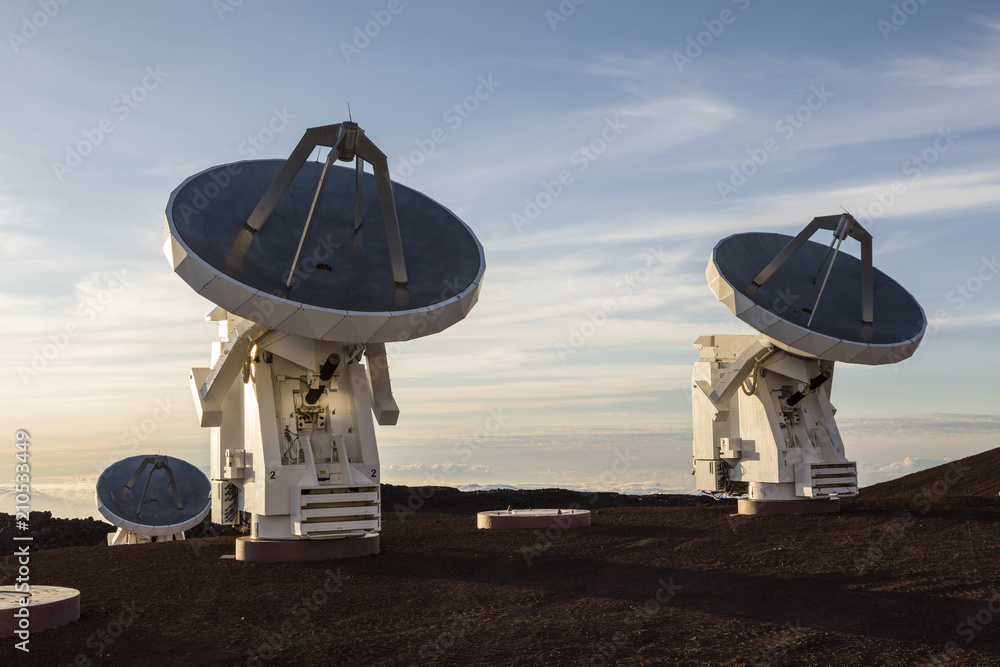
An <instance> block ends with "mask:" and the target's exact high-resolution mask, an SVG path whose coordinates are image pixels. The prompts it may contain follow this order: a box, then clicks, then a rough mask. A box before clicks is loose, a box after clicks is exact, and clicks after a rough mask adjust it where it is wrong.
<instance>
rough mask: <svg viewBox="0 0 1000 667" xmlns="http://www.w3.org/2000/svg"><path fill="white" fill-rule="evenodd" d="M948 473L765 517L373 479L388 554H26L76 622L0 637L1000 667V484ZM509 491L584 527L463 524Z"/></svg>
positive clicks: (195, 546) (416, 654) (589, 659)
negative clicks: (975, 488) (835, 506)
mask: <svg viewBox="0 0 1000 667" xmlns="http://www.w3.org/2000/svg"><path fill="white" fill-rule="evenodd" d="M994 456H996V453H995V452H994ZM973 458H975V457H973ZM944 473H945V471H943V470H942V471H938V472H937V473H934V474H931V475H929V476H928V475H925V474H924V473H918V474H917V475H913V476H910V477H909V478H906V479H909V480H910V482H909V486H908V487H907V485H906V484H902V483H901V484H900V485H899V486H898V487H893V488H894V490H893V494H892V495H893V496H894V497H889V494H884V493H881V492H879V491H877V489H878V488H879V487H874V489H876V492H875V493H872V494H868V493H865V494H864V495H863V496H862V497H861V498H859V499H858V500H856V501H853V502H850V503H846V504H845V507H844V510H843V511H842V512H840V513H839V514H835V515H817V516H777V517H737V516H732V512H733V511H734V508H733V506H732V505H731V504H722V503H715V502H714V501H708V502H711V504H708V505H705V506H678V505H677V503H684V504H690V503H705V502H706V501H702V500H698V499H692V498H691V497H683V496H680V497H678V496H657V497H647V499H637V498H629V497H627V496H626V497H619V498H618V499H617V501H618V502H617V503H616V502H615V501H616V499H615V498H613V497H612V498H609V497H606V496H604V494H601V495H599V496H597V497H595V496H580V495H579V494H572V493H569V492H563V491H555V490H551V491H539V492H531V491H528V492H509V491H500V492H491V493H492V495H490V493H476V494H459V492H457V491H455V490H453V489H450V490H449V489H440V488H439V489H422V490H414V491H413V493H414V494H416V495H411V490H410V489H405V488H402V487H388V486H387V487H385V489H384V494H385V496H384V500H383V513H384V519H385V520H384V524H383V530H382V537H381V540H382V542H381V544H382V551H381V553H380V554H379V555H378V556H373V557H367V558H357V559H347V560H341V561H325V562H319V563H304V564H279V563H241V562H236V561H232V560H220V559H219V557H220V556H222V555H224V554H231V553H233V551H234V547H233V539H234V538H233V537H215V538H203V539H192V540H188V541H186V542H167V543H160V544H149V545H138V546H129V547H114V548H111V547H106V546H90V547H85V546H84V547H81V546H77V547H65V548H56V549H47V550H42V551H37V552H33V553H32V554H31V565H30V567H31V575H30V576H31V581H32V583H36V584H48V585H60V586H71V587H74V588H78V589H80V591H81V593H82V614H81V618H80V620H79V621H78V622H77V623H74V624H72V625H70V626H67V627H64V628H58V629H53V630H48V631H45V632H40V633H36V634H33V635H32V637H31V643H30V647H31V653H30V654H29V655H26V654H23V653H21V652H19V651H16V650H14V648H13V639H12V638H5V639H3V640H0V664H11V662H12V660H11V658H13V661H14V662H15V663H16V664H21V663H22V662H23V663H24V664H46V665H53V664H54V665H67V664H72V663H74V661H76V663H77V664H93V665H140V664H142V665H145V664H164V665H168V664H169V665H173V664H184V665H227V666H228V665H262V664H273V665H312V664H335V665H341V664H343V665H359V664H376V663H378V664H383V663H384V664H390V665H413V664H417V665H430V664H440V665H466V664H485V665H548V664H551V665H564V664H565V665H602V664H610V663H614V664H620V665H652V664H692V665H693V664H717V665H742V664H768V665H840V664H886V665H904V664H906V665H909V664H930V663H929V660H930V657H929V656H931V655H935V656H937V655H940V654H942V653H943V652H946V651H949V650H950V655H949V656H948V657H949V660H948V662H947V664H952V665H954V664H967V665H1000V594H998V591H1000V531H998V523H997V522H998V521H1000V498H997V497H996V496H990V497H969V496H965V497H962V496H958V495H954V494H952V495H950V496H949V495H948V494H947V493H942V494H937V493H936V491H935V488H934V485H935V483H936V482H938V481H939V480H941V479H943V478H944V477H943V476H944ZM921 475H922V476H921ZM935 475H936V476H935ZM977 475H978V476H982V477H984V479H985V477H986V476H995V475H996V467H995V466H985V465H984V466H982V467H977V466H969V470H968V471H967V472H965V473H964V474H963V479H964V478H966V477H967V478H969V480H968V483H971V478H972V477H974V476H977ZM952 477H954V475H952ZM880 486H882V485H880ZM948 486H949V489H955V488H958V486H957V483H955V484H949V485H948ZM970 488H971V487H970ZM983 488H985V485H984V487H983ZM940 489H941V485H938V490H940ZM421 494H422V495H423V496H428V497H425V498H421ZM504 498H507V499H508V500H509V501H510V502H507V503H504V501H503V499H504ZM418 499H419V500H423V503H420V502H418ZM514 499H517V500H519V501H520V502H519V503H517V504H515V507H517V506H518V505H519V504H520V505H521V506H525V505H531V506H535V507H543V506H547V507H552V506H555V505H556V501H559V500H562V501H565V502H566V504H565V505H563V506H568V504H569V503H571V502H574V501H575V502H578V503H579V504H580V505H581V506H583V507H585V508H590V509H592V510H593V511H594V515H593V524H594V525H592V526H591V527H589V528H581V529H576V530H572V531H566V532H565V533H560V532H558V531H553V532H552V534H551V535H549V536H548V537H546V536H545V535H544V534H543V533H540V532H536V531H532V530H514V531H481V530H477V529H476V527H475V526H476V524H475V518H474V517H473V516H472V513H474V511H476V510H479V509H501V508H503V507H506V504H512V503H513V501H514ZM581 500H582V502H581ZM498 501H499V502H498ZM591 501H592V502H591ZM408 502H412V504H413V505H419V509H417V510H416V511H413V512H409V511H406V510H404V509H402V508H404V507H406V506H407V503H408ZM486 503H492V504H491V505H489V506H488V507H481V505H483V504H486ZM616 504H617V506H616ZM625 504H630V505H631V506H624V505H625ZM394 508H395V509H394ZM533 549H534V551H533ZM13 561H14V558H13V557H12V556H7V557H5V558H3V559H2V562H0V584H6V583H10V582H11V580H12V575H11V574H9V573H10V571H11V570H10V568H11V567H12V566H13V564H14V563H13ZM5 568H6V570H5ZM994 596H996V597H995V600H996V602H992V604H991V600H994ZM127 606H130V607H131V608H126V607H127ZM993 610H996V613H994V611H993ZM952 649H953V650H952Z"/></svg>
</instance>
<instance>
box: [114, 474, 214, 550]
mask: <svg viewBox="0 0 1000 667" xmlns="http://www.w3.org/2000/svg"><path fill="white" fill-rule="evenodd" d="M211 490H212V489H211V482H209V480H208V477H207V476H205V473H203V472H202V471H201V470H198V468H196V467H194V466H193V465H191V464H190V463H188V462H187V461H183V460H181V459H178V458H174V457H171V456H158V455H152V454H151V455H148V456H143V455H140V456H130V457H128V458H126V459H122V460H121V461H116V462H115V463H113V464H111V465H110V466H108V467H107V468H106V469H105V470H104V472H102V473H101V476H100V477H98V478H97V509H99V510H100V512H101V514H103V515H104V518H106V519H107V520H108V521H110V522H111V523H112V524H113V525H114V526H117V527H118V528H119V530H120V531H126V532H127V533H132V534H134V535H139V536H142V537H145V538H165V537H170V536H176V535H178V534H180V535H181V536H182V537H183V532H184V531H185V530H188V529H190V528H194V527H195V526H197V525H198V524H199V523H201V522H202V519H204V518H205V517H206V516H207V515H208V512H209V510H210V509H212V501H211V499H210V495H209V494H210V493H211Z"/></svg>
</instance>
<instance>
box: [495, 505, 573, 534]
mask: <svg viewBox="0 0 1000 667" xmlns="http://www.w3.org/2000/svg"><path fill="white" fill-rule="evenodd" d="M476 525H477V526H478V527H479V528H552V527H555V528H561V529H562V530H566V529H569V528H579V527H580V526H589V525H590V510H559V509H554V510H495V511H492V512H480V513H479V514H478V516H477V518H476Z"/></svg>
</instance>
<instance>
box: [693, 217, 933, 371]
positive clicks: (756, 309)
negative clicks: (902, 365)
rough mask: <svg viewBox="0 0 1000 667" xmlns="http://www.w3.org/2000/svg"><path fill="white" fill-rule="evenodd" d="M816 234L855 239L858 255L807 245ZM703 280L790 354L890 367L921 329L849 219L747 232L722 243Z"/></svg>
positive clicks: (912, 304) (918, 313)
mask: <svg viewBox="0 0 1000 667" xmlns="http://www.w3.org/2000/svg"><path fill="white" fill-rule="evenodd" d="M818 229H832V230H835V241H836V240H837V239H838V238H839V239H840V240H843V239H844V238H845V237H846V236H847V235H850V236H852V237H854V238H857V239H858V240H860V241H861V243H862V258H861V259H860V260H859V259H858V258H857V257H854V256H852V255H849V254H847V253H839V252H835V251H834V248H833V245H831V246H829V247H828V246H825V245H822V244H820V243H816V242H813V241H808V240H807V239H808V238H809V236H811V235H812V233H813V232H815V231H816V230H818ZM838 230H839V231H838ZM837 249H838V250H839V244H838V245H837ZM866 274H867V275H866ZM706 277H707V278H708V283H709V286H710V287H711V288H712V291H713V292H714V293H715V295H716V297H718V299H719V301H721V302H722V303H723V304H724V305H725V306H726V307H727V308H729V310H730V311H732V312H733V314H734V315H736V316H737V317H738V318H740V319H741V320H742V321H743V322H745V323H746V324H749V325H750V326H751V327H753V328H754V329H756V330H757V331H759V332H760V333H762V334H763V335H764V336H766V337H767V338H768V339H769V340H771V341H772V342H773V343H774V344H775V345H776V346H778V347H780V348H782V349H784V350H787V351H789V352H792V353H795V354H800V355H806V356H810V357H821V358H823V359H830V360H832V361H844V362H850V363H856V364H867V365H877V364H887V363H895V362H897V361H902V360H903V359H906V358H908V357H909V356H910V355H912V354H913V352H914V351H915V350H916V348H917V345H919V343H920V340H921V338H922V337H923V335H924V330H925V329H926V327H927V320H926V318H925V316H924V311H923V309H922V308H921V307H920V304H918V303H917V301H916V299H914V298H913V296H912V295H911V294H910V293H909V292H907V291H906V290H905V289H904V288H903V287H902V286H901V285H900V284H899V283H897V282H896V281H895V280H893V279H892V278H890V277H889V276H887V275H885V274H884V273H882V272H881V271H879V270H878V269H875V268H874V267H872V266H871V235H869V234H868V232H867V231H865V230H864V228H862V227H861V225H860V224H858V223H857V221H855V220H854V219H853V218H851V217H850V216H849V215H844V216H838V215H831V216H824V217H820V218H815V219H814V220H813V221H812V223H810V225H809V226H807V227H806V228H805V229H804V230H803V231H802V232H801V233H800V234H799V235H798V236H796V237H791V236H786V235H784V234H766V233H760V232H748V233H743V234H734V235H733V236H729V237H727V238H724V239H722V240H721V241H719V243H718V245H716V246H715V249H714V250H713V251H712V259H711V261H709V263H708V269H707V270H706Z"/></svg>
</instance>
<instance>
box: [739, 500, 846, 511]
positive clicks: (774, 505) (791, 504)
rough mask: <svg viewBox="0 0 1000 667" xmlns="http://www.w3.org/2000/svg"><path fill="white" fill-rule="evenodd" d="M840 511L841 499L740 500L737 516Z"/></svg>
mask: <svg viewBox="0 0 1000 667" xmlns="http://www.w3.org/2000/svg"><path fill="white" fill-rule="evenodd" d="M839 511H840V498H823V499H820V500H750V499H749V498H740V499H739V502H738V503H737V514H749V515H765V514H826V513H828V512H839Z"/></svg>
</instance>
